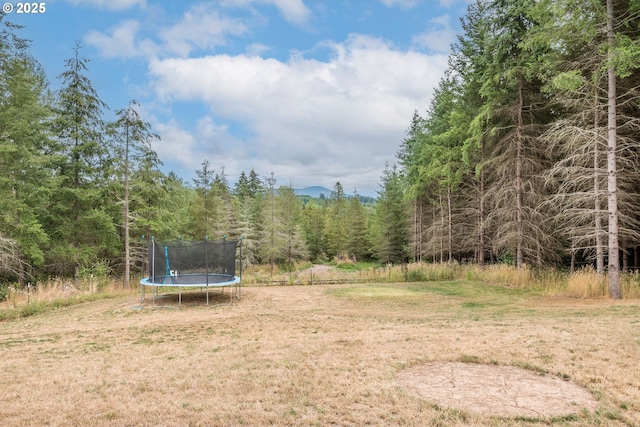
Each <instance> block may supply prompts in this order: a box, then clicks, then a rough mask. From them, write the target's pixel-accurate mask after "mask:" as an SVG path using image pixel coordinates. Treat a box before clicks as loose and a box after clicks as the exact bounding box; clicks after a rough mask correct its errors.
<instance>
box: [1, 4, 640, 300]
mask: <svg viewBox="0 0 640 427" xmlns="http://www.w3.org/2000/svg"><path fill="white" fill-rule="evenodd" d="M0 24H1V25H2V30H1V33H0V91H1V94H2V95H1V97H0V282H3V283H8V282H11V281H13V282H19V283H21V284H24V283H25V281H27V280H41V279H46V278H48V277H68V278H75V279H81V278H82V277H86V276H90V275H105V274H109V275H113V276H115V277H124V281H125V284H127V285H128V282H129V278H130V277H131V275H132V271H133V272H135V273H136V274H139V273H141V271H140V268H141V266H142V260H143V258H144V253H145V248H146V245H145V242H144V239H148V238H149V236H154V237H155V238H156V239H158V240H173V239H176V238H178V237H181V238H185V239H192V238H193V239H203V238H204V237H205V236H208V237H209V238H221V237H223V236H226V237H227V238H230V239H236V238H240V237H242V239H243V252H242V253H243V260H242V261H243V264H244V265H245V266H248V265H251V264H270V265H272V266H274V265H280V266H282V267H290V266H292V265H293V264H294V263H295V262H296V261H298V260H314V261H317V260H332V259H334V258H350V259H356V260H375V261H378V262H381V263H405V262H421V261H430V262H453V261H459V262H470V263H476V264H479V265H483V264H485V263H487V262H492V263H493V262H503V263H508V264H512V265H514V266H515V267H516V268H519V269H520V268H523V267H525V266H527V265H529V266H535V267H544V266H566V267H569V268H571V269H573V268H575V267H577V266H584V265H592V266H593V267H594V269H595V270H596V271H597V272H598V273H600V274H604V273H605V272H606V271H608V272H609V276H610V295H611V296H612V297H619V285H618V284H617V283H616V282H617V275H618V269H619V268H623V269H626V268H631V267H634V266H638V265H640V251H638V250H637V248H638V246H640V233H639V232H638V230H639V227H638V225H639V223H640V215H639V210H638V201H639V199H638V197H637V194H638V190H639V186H640V184H639V182H640V180H639V179H638V170H639V164H638V162H639V154H640V150H639V148H640V147H639V143H640V138H639V136H638V135H640V133H639V130H640V126H639V125H640V108H639V107H640V105H639V102H638V100H639V97H638V95H639V94H640V91H639V83H640V74H639V73H638V65H639V64H640V47H639V46H638V44H639V34H640V32H639V30H640V27H639V26H640V1H638V0H560V1H555V0H554V1H551V0H525V1H522V0H479V1H476V2H474V3H472V4H470V5H469V7H468V10H467V14H466V15H465V17H464V18H463V20H462V27H463V32H462V34H461V35H460V36H459V37H458V41H457V43H455V44H454V45H453V46H452V49H451V54H450V57H449V59H450V61H449V69H448V71H447V73H446V75H445V77H444V78H443V79H442V80H441V82H440V85H439V87H438V89H437V91H436V94H435V95H434V97H433V99H432V100H431V104H430V107H429V109H428V110H427V111H426V112H424V113H420V112H417V111H416V112H415V114H414V116H413V118H407V119H408V129H407V134H406V138H405V139H404V140H403V141H389V143H390V144H398V146H399V149H398V153H397V159H396V161H397V162H395V163H394V162H393V161H391V162H390V163H389V165H388V166H387V168H386V169H385V171H384V172H383V174H382V176H381V177H380V184H379V192H378V198H377V200H376V201H375V202H374V203H363V202H362V200H361V198H359V197H357V194H356V195H353V196H352V195H346V194H345V192H344V190H343V188H342V186H341V184H340V183H339V182H337V183H336V184H335V186H334V188H333V191H332V195H331V197H329V198H324V199H310V198H305V197H300V196H296V194H295V192H294V190H293V188H291V186H286V185H278V181H277V178H276V177H275V176H274V175H273V174H270V175H267V176H260V175H259V174H258V173H256V172H255V171H254V170H253V169H250V170H249V171H248V172H247V173H244V172H243V173H242V174H241V175H240V177H239V179H238V180H237V182H236V183H235V184H234V185H230V184H229V181H228V177H227V176H226V174H225V171H224V168H221V170H213V169H212V168H211V165H210V163H209V161H208V160H206V159H205V160H204V161H203V162H202V164H201V168H200V169H199V170H197V171H196V179H194V180H193V182H185V181H183V180H182V179H180V178H179V177H177V176H176V175H175V174H173V173H169V174H165V173H163V172H161V171H160V168H159V166H160V165H161V159H159V158H158V156H157V154H156V153H155V152H154V151H153V150H152V148H151V142H152V141H153V140H154V139H158V136H157V135H156V134H155V133H154V132H153V129H152V128H151V126H150V125H149V123H148V122H146V121H145V120H144V118H143V117H140V115H139V114H138V109H137V106H138V105H137V103H136V101H135V100H132V101H131V102H130V103H129V105H127V106H119V107H120V109H118V110H116V117H117V118H116V120H115V121H113V122H107V121H105V120H104V119H103V114H104V112H105V110H106V109H107V108H109V107H108V106H107V105H106V104H105V103H104V102H102V101H101V99H100V96H99V94H98V93H97V92H96V91H95V89H94V88H93V86H92V83H91V79H90V62H89V61H88V59H86V58H84V57H83V56H82V49H81V46H80V45H79V44H76V47H75V49H74V50H73V51H72V52H70V58H69V59H66V60H65V61H64V64H65V68H64V71H63V73H62V74H61V75H60V76H59V79H60V82H61V89H60V90H58V91H51V90H50V89H49V82H48V81H47V79H46V77H45V73H44V72H43V70H42V67H41V66H40V65H39V63H38V61H37V58H34V57H33V56H32V55H31V54H30V51H29V41H28V40H24V39H22V38H21V37H20V28H19V27H17V26H15V25H13V24H11V23H10V22H9V21H7V19H6V17H5V16H1V17H0ZM345 143H348V141H345ZM607 265H608V267H607ZM131 268H133V270H131ZM616 287H617V289H616Z"/></svg>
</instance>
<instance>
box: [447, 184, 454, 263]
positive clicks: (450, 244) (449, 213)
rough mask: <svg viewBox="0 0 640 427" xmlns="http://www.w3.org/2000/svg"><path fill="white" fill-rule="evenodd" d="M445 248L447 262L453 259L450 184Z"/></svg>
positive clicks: (449, 187) (448, 188)
mask: <svg viewBox="0 0 640 427" xmlns="http://www.w3.org/2000/svg"><path fill="white" fill-rule="evenodd" d="M447 216H448V218H447V219H448V223H447V231H448V236H447V249H448V250H449V262H451V261H453V221H452V219H451V186H447Z"/></svg>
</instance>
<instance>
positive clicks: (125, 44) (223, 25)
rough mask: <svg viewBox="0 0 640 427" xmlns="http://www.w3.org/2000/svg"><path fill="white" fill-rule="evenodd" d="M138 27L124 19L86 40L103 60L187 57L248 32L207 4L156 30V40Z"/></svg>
mask: <svg viewBox="0 0 640 427" xmlns="http://www.w3.org/2000/svg"><path fill="white" fill-rule="evenodd" d="M141 27H142V26H141V24H140V22H138V21H136V20H125V21H122V22H120V23H119V24H118V25H116V26H114V27H111V28H109V29H108V31H107V32H105V33H103V32H99V31H91V32H89V34H87V36H86V41H87V43H88V44H90V45H92V46H95V47H96V48H97V49H98V51H99V52H100V54H101V55H102V56H104V57H106V58H132V57H136V56H143V57H151V56H156V55H165V56H166V55H173V54H177V55H179V56H188V55H189V54H190V53H191V52H192V50H193V49H194V48H198V49H207V50H209V51H211V50H213V49H214V48H215V47H216V46H221V45H224V44H226V38H227V36H228V35H235V36H239V35H242V34H244V33H246V32H247V31H248V29H247V27H246V25H245V24H244V23H243V22H242V21H240V20H238V19H233V18H229V17H224V16H221V15H220V13H219V12H218V11H217V10H215V9H213V8H212V7H211V6H208V5H196V6H193V7H192V8H191V9H189V10H188V11H186V12H185V13H184V15H183V16H182V17H181V19H180V20H179V21H178V22H177V23H175V24H173V25H171V26H169V27H167V28H164V29H162V30H160V31H158V38H159V40H158V41H152V40H151V39H150V38H147V37H144V35H142V34H139V33H140V29H141Z"/></svg>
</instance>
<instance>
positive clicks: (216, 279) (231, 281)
mask: <svg viewBox="0 0 640 427" xmlns="http://www.w3.org/2000/svg"><path fill="white" fill-rule="evenodd" d="M151 240H152V242H153V244H152V245H151V248H152V253H151V254H150V258H151V260H150V261H151V272H153V271H155V257H156V254H155V239H154V238H153V237H151ZM224 240H226V237H225V238H224V239H223V241H224ZM207 241H208V239H205V243H206V242H207ZM238 242H239V243H241V242H242V238H240V240H239V241H238ZM238 248H239V250H240V260H241V262H240V276H232V275H231V274H220V273H209V272H208V267H207V271H206V272H205V273H187V274H179V272H177V271H174V270H170V264H169V252H168V247H167V246H165V247H164V257H165V260H166V272H165V274H164V275H162V276H150V277H145V278H143V279H141V280H140V303H143V302H144V300H145V287H146V286H150V287H151V296H152V306H153V307H172V308H177V307H175V306H157V305H156V296H159V289H160V288H161V287H171V288H176V287H177V288H178V307H180V306H181V305H182V288H200V289H201V290H202V289H204V290H205V292H206V295H207V306H208V305H209V290H210V289H212V288H218V289H221V290H222V292H223V293H224V288H225V287H229V304H228V305H231V304H233V296H234V287H235V296H236V297H237V298H238V299H241V297H242V245H241V244H240V245H238ZM205 249H206V246H205ZM185 277H186V278H191V280H193V278H195V277H198V278H203V280H202V281H197V280H196V281H195V282H194V283H191V282H190V281H189V280H187V281H186V282H185V281H183V280H181V279H183V278H185ZM220 278H224V279H225V280H220ZM210 279H213V280H210ZM219 305H226V304H215V305H214V306H219Z"/></svg>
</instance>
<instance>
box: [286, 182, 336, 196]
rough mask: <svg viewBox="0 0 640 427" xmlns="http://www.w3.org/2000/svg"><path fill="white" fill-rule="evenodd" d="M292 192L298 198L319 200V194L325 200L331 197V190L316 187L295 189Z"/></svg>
mask: <svg viewBox="0 0 640 427" xmlns="http://www.w3.org/2000/svg"><path fill="white" fill-rule="evenodd" d="M293 192H294V193H296V194H297V195H298V196H309V197H313V198H314V199H319V198H320V195H321V194H322V195H323V196H324V197H325V198H327V199H328V198H330V197H331V190H329V189H328V188H325V187H320V186H317V185H316V186H313V187H305V188H296V189H294V190H293Z"/></svg>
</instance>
